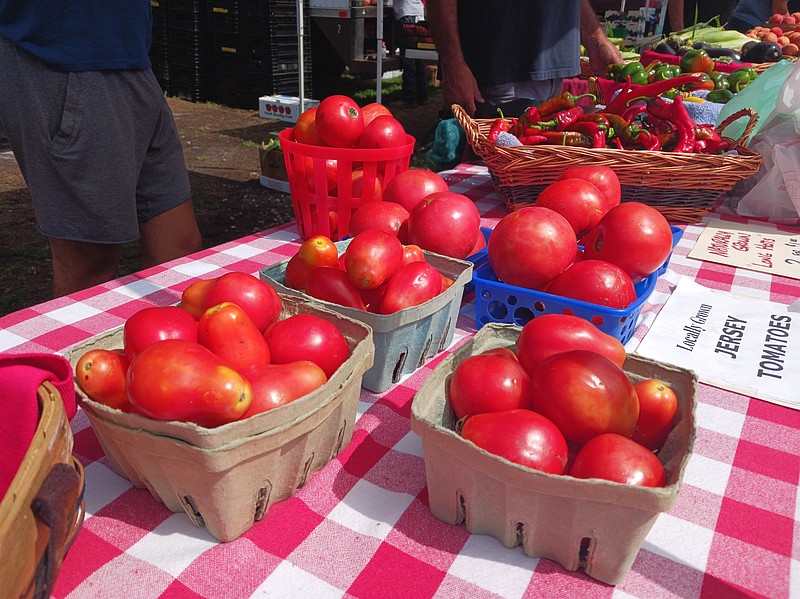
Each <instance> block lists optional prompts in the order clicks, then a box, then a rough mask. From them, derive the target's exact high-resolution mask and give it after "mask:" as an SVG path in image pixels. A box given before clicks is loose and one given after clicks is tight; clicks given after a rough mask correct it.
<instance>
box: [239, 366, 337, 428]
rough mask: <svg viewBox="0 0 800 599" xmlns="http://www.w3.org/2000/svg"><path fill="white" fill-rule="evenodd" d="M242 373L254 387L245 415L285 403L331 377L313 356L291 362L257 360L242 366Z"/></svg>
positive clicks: (297, 397)
mask: <svg viewBox="0 0 800 599" xmlns="http://www.w3.org/2000/svg"><path fill="white" fill-rule="evenodd" d="M241 374H242V376H244V378H246V379H247V381H248V382H249V383H250V386H251V387H252V389H253V401H252V402H251V403H250V407H249V408H248V410H247V412H245V414H244V416H242V418H249V417H250V416H255V415H256V414H260V413H261V412H268V411H269V410H273V409H275V408H279V407H281V406H285V405H286V404H288V403H291V402H293V401H294V400H295V399H299V398H301V397H303V396H304V395H308V394H309V393H311V392H312V391H315V390H316V389H318V388H320V387H321V386H322V385H324V384H325V383H326V382H327V381H328V377H326V376H325V372H324V371H323V370H322V368H320V367H319V366H317V365H316V364H315V363H314V362H311V361H310V360H298V361H297V362H290V363H288V364H254V365H252V366H248V367H247V368H244V369H242V371H241Z"/></svg>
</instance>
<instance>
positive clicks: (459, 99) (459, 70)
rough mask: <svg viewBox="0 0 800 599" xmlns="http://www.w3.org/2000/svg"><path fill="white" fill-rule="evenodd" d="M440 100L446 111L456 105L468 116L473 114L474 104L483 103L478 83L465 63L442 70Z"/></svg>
mask: <svg viewBox="0 0 800 599" xmlns="http://www.w3.org/2000/svg"><path fill="white" fill-rule="evenodd" d="M442 98H443V100H444V107H445V108H446V109H448V110H449V109H450V107H451V106H452V105H453V104H458V105H459V106H461V107H462V108H463V109H464V110H465V111H466V113H467V114H468V115H470V116H472V115H474V114H475V104H476V103H479V104H482V103H483V101H484V100H483V96H482V95H481V92H480V90H479V89H478V82H477V81H476V80H475V76H474V75H473V74H472V71H471V70H470V69H469V67H468V66H467V65H466V63H460V64H453V65H450V67H449V68H447V69H443V71H442Z"/></svg>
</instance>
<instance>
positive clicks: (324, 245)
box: [297, 235, 339, 270]
mask: <svg viewBox="0 0 800 599" xmlns="http://www.w3.org/2000/svg"><path fill="white" fill-rule="evenodd" d="M297 255H298V256H300V260H302V261H303V262H305V263H306V264H308V266H309V267H311V269H312V270H313V269H315V268H320V267H322V266H338V265H339V249H338V248H337V247H336V244H335V243H334V242H333V241H331V239H330V238H329V237H326V236H325V235H314V236H313V237H310V238H308V239H306V240H305V241H303V243H301V244H300V247H299V248H298V250H297Z"/></svg>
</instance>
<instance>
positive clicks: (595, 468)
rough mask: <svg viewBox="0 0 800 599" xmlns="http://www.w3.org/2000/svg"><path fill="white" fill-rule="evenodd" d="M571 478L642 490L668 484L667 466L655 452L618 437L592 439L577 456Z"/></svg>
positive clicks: (620, 436)
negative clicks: (635, 487)
mask: <svg viewBox="0 0 800 599" xmlns="http://www.w3.org/2000/svg"><path fill="white" fill-rule="evenodd" d="M569 474H570V476H574V477H575V478H602V479H605V480H610V481H614V482H618V483H622V484H625V485H636V486H640V487H663V486H664V484H665V483H666V476H665V474H664V466H663V465H662V464H661V462H660V461H659V459H658V458H657V457H656V456H655V455H654V454H653V452H651V451H650V450H648V449H647V448H646V447H642V446H641V445H639V444H638V443H636V442H635V441H632V440H630V439H628V438H626V437H623V436H622V435H618V434H615V433H605V434H602V435H598V436H596V437H594V438H592V439H589V440H588V441H587V442H586V443H585V444H584V445H583V447H581V449H580V451H579V452H578V455H577V456H575V461H574V462H573V464H572V468H570V471H569Z"/></svg>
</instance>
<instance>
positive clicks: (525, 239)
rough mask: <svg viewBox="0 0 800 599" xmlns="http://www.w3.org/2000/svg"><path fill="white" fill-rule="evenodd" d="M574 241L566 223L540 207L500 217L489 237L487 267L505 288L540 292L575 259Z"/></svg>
mask: <svg viewBox="0 0 800 599" xmlns="http://www.w3.org/2000/svg"><path fill="white" fill-rule="evenodd" d="M577 243H578V240H577V238H576V236H575V231H574V230H573V229H572V226H571V225H570V224H569V221H567V219H565V218H564V217H563V216H561V215H560V214H559V213H558V212H555V211H554V210H551V209H550V208H544V207H542V206H527V207H525V208H520V209H519V210H515V211H514V212H511V213H510V214H507V215H506V216H504V217H503V218H502V219H500V221H499V222H498V223H497V224H496V225H495V227H494V229H493V230H492V234H491V236H490V237H489V243H488V245H487V252H488V255H489V264H490V265H491V267H492V270H493V271H494V274H495V275H496V276H497V278H498V279H499V280H500V281H501V282H503V283H505V284H507V285H517V286H518V287H526V288H528V289H535V290H538V291H541V290H542V289H544V287H545V286H546V285H547V284H548V283H549V282H550V281H552V280H553V279H554V278H556V276H558V275H559V274H561V272H562V271H563V270H564V269H565V268H566V267H567V266H569V265H570V264H571V263H572V261H573V259H574V258H575V249H576V248H577Z"/></svg>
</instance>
